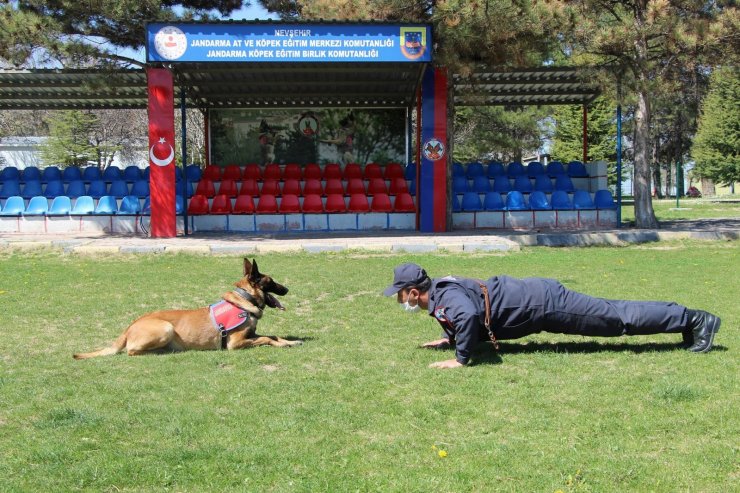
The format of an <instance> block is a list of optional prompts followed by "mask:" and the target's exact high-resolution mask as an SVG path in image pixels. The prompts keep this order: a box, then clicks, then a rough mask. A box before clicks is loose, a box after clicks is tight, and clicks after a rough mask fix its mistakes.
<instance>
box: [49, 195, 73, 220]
mask: <svg viewBox="0 0 740 493" xmlns="http://www.w3.org/2000/svg"><path fill="white" fill-rule="evenodd" d="M71 211H72V201H71V200H70V198H69V197H67V196H66V195H57V196H56V197H54V200H52V201H51V207H49V213H48V215H49V216H66V215H69V213H70V212H71Z"/></svg>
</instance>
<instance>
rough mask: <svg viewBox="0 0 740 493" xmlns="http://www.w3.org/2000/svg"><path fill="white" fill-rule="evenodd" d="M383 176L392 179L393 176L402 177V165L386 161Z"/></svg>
mask: <svg viewBox="0 0 740 493" xmlns="http://www.w3.org/2000/svg"><path fill="white" fill-rule="evenodd" d="M383 178H385V179H386V180H391V181H392V180H393V179H394V178H403V167H402V166H401V165H400V164H399V163H388V164H386V165H385V171H384V172H383Z"/></svg>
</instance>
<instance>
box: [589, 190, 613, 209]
mask: <svg viewBox="0 0 740 493" xmlns="http://www.w3.org/2000/svg"><path fill="white" fill-rule="evenodd" d="M594 205H595V206H596V208H597V209H616V208H617V204H616V203H615V202H614V197H612V193H611V192H610V191H609V190H596V193H595V194H594Z"/></svg>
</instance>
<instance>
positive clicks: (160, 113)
mask: <svg viewBox="0 0 740 493" xmlns="http://www.w3.org/2000/svg"><path fill="white" fill-rule="evenodd" d="M146 76H147V85H148V88H149V191H150V201H151V207H152V220H151V229H152V238H173V237H175V236H176V235H177V223H176V216H175V110H174V83H173V79H172V72H170V71H169V70H168V69H165V68H147V69H146Z"/></svg>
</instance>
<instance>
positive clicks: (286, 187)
mask: <svg viewBox="0 0 740 493" xmlns="http://www.w3.org/2000/svg"><path fill="white" fill-rule="evenodd" d="M283 195H301V182H300V181H298V180H296V179H294V178H288V179H286V180H285V181H284V182H283Z"/></svg>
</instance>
